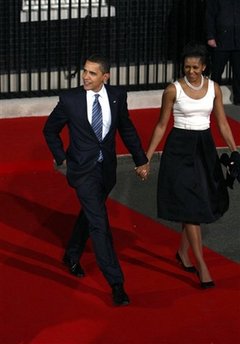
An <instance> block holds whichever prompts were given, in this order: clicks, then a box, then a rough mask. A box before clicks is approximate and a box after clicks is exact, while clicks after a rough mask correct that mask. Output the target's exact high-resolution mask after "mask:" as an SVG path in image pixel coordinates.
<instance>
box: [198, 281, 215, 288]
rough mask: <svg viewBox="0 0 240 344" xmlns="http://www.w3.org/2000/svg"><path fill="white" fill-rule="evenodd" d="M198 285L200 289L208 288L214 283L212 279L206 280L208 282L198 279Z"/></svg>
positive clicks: (213, 285)
mask: <svg viewBox="0 0 240 344" xmlns="http://www.w3.org/2000/svg"><path fill="white" fill-rule="evenodd" d="M200 286H201V288H202V289H208V288H213V287H215V283H214V282H213V281H208V282H201V281H200Z"/></svg>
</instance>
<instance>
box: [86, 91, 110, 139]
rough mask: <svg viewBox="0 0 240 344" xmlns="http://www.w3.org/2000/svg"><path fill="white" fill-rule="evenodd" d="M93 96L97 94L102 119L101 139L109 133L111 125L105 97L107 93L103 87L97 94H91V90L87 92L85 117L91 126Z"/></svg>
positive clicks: (107, 100)
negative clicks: (86, 116)
mask: <svg viewBox="0 0 240 344" xmlns="http://www.w3.org/2000/svg"><path fill="white" fill-rule="evenodd" d="M95 94H99V98H98V100H99V103H100V105H101V108H102V118H103V128H102V139H104V137H105V136H106V135H107V133H108V132H109V128H110V125H111V110H110V105H109V99H108V95H107V91H106V88H105V86H104V85H103V87H102V88H101V90H100V91H99V92H97V93H96V92H93V91H92V90H89V91H87V115H88V121H89V123H90V124H91V125H92V107H93V102H94V100H95Z"/></svg>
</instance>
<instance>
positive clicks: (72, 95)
mask: <svg viewBox="0 0 240 344" xmlns="http://www.w3.org/2000/svg"><path fill="white" fill-rule="evenodd" d="M109 73H110V66H109V63H108V61H107V60H106V59H105V58H104V57H103V56H101V55H92V56H90V57H89V58H88V59H87V60H86V62H85V64H84V69H83V74H82V79H83V86H82V87H78V88H75V89H71V90H68V91H65V92H63V94H62V95H61V96H60V100H59V102H58V104H57V106H56V107H55V109H54V110H53V111H52V113H51V114H50V116H49V117H48V119H47V121H46V124H45V126H44V130H43V132H44V136H45V139H46V141H47V144H48V146H49V149H50V150H51V152H52V154H53V157H54V160H55V163H56V165H57V166H58V168H59V169H62V167H64V166H65V165H66V167H67V180H68V182H69V184H70V186H72V187H73V188H75V190H76V193H77V196H78V199H79V201H80V203H81V211H80V214H79V216H78V218H77V221H76V224H75V226H74V228H73V232H72V236H71V238H70V240H69V243H68V245H67V248H66V252H65V255H64V257H63V261H64V263H65V264H66V265H67V266H68V267H69V270H70V272H71V273H72V274H74V275H76V276H78V277H82V276H84V270H83V269H82V267H81V265H80V263H79V260H80V258H81V256H82V253H83V251H84V248H85V244H86V241H87V239H88V237H89V236H90V237H91V240H92V242H93V249H94V252H95V255H96V260H97V263H98V265H99V268H100V269H101V271H102V273H103V275H104V276H105V278H106V280H107V281H108V283H109V285H110V286H111V288H112V297H113V302H114V303H115V305H126V304H128V303H129V298H128V295H127V294H126V292H125V290H124V286H123V283H124V277H123V273H122V270H121V267H120V265H119V261H118V258H117V255H116V253H115V250H114V247H113V242H112V235H111V232H110V229H109V222H108V214H107V209H106V205H105V202H106V199H107V196H108V194H109V193H110V191H111V190H112V188H113V186H114V185H115V183H116V166H117V158H116V150H115V136H116V132H117V130H118V132H119V134H120V136H121V138H122V140H123V142H124V143H125V145H126V147H127V148H128V150H129V152H130V153H131V154H132V156H133V160H134V162H135V165H136V166H144V165H146V170H147V167H148V166H147V163H148V159H147V157H146V155H145V153H144V151H143V149H142V146H141V142H140V139H139V136H138V134H137V132H136V129H135V127H134V126H133V124H132V122H131V120H130V118H129V113H128V109H127V93H126V91H124V90H123V89H122V88H121V87H117V86H110V85H107V84H106V82H107V80H108V79H109V76H110V74H109ZM96 98H97V99H96ZM96 102H98V104H97V107H96ZM99 103H100V105H99ZM96 108H98V111H96ZM96 112H97V113H98V115H99V112H100V117H101V125H99V126H98V129H99V128H100V130H102V132H101V137H100V138H99V137H98V133H97V132H95V130H96V128H95V125H94V123H95V116H96ZM65 125H67V127H68V129H69V139H70V143H69V146H68V148H67V150H66V152H65V150H64V148H63V143H62V140H61V138H60V135H59V134H60V132H61V131H62V129H63V127H64V126H65Z"/></svg>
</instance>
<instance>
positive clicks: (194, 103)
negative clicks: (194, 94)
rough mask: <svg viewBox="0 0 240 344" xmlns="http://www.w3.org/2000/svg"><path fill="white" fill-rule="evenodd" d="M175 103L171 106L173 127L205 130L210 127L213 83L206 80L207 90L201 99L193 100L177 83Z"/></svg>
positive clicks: (175, 83)
mask: <svg viewBox="0 0 240 344" xmlns="http://www.w3.org/2000/svg"><path fill="white" fill-rule="evenodd" d="M174 85H175V87H176V101H175V103H174V106H173V116H174V127H175V128H179V129H187V130H205V129H208V128H209V127H210V114H211V112H212V109H213V101H214V98H215V90H214V82H213V81H212V80H210V79H208V90H207V93H206V94H205V96H204V97H203V98H201V99H193V98H191V97H189V96H188V95H186V93H185V92H184V91H183V89H182V87H181V85H180V83H179V82H178V81H175V82H174Z"/></svg>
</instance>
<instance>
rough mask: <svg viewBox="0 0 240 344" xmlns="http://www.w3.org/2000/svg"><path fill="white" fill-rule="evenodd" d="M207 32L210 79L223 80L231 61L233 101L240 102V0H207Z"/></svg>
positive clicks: (219, 81) (236, 103)
mask: <svg viewBox="0 0 240 344" xmlns="http://www.w3.org/2000/svg"><path fill="white" fill-rule="evenodd" d="M206 35H207V44H208V46H209V47H210V48H211V54H212V73H211V79H212V80H214V81H216V82H217V83H219V84H221V78H222V73H223V71H224V67H225V65H226V63H227V62H228V61H230V62H231V65H232V93H233V103H234V104H235V105H240V62H239V61H240V1H239V0H208V1H206Z"/></svg>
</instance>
